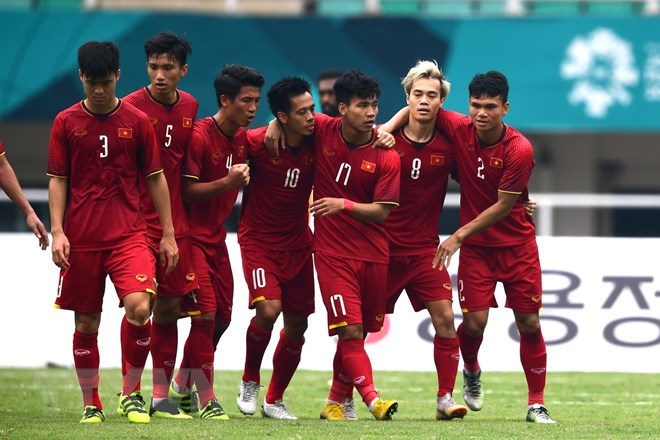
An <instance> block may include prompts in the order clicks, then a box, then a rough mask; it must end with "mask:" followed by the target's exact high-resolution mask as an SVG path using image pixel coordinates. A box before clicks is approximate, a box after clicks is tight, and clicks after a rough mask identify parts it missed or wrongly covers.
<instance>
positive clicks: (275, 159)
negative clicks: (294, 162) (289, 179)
mask: <svg viewBox="0 0 660 440" xmlns="http://www.w3.org/2000/svg"><path fill="white" fill-rule="evenodd" d="M281 162H282V158H281V157H279V156H275V157H271V158H270V163H272V164H273V165H279V164H280V163H281Z"/></svg>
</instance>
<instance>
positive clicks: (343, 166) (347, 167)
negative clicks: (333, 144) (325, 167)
mask: <svg viewBox="0 0 660 440" xmlns="http://www.w3.org/2000/svg"><path fill="white" fill-rule="evenodd" d="M344 170H346V177H344V186H346V184H347V183H348V178H349V177H350V175H351V166H350V165H349V164H347V163H346V162H342V163H341V165H339V171H337V177H335V182H337V183H339V181H340V180H341V175H342V174H343V172H344Z"/></svg>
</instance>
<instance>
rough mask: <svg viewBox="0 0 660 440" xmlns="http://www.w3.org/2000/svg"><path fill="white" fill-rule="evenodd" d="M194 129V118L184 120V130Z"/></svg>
mask: <svg viewBox="0 0 660 440" xmlns="http://www.w3.org/2000/svg"><path fill="white" fill-rule="evenodd" d="M190 127H192V118H183V128H190Z"/></svg>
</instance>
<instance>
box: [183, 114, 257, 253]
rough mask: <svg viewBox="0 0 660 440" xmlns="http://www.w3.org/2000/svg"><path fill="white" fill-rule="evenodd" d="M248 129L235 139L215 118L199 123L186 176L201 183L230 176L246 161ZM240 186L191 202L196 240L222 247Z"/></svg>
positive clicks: (189, 217) (194, 129)
mask: <svg viewBox="0 0 660 440" xmlns="http://www.w3.org/2000/svg"><path fill="white" fill-rule="evenodd" d="M246 145H247V139H246V134H245V130H243V129H242V128H239V129H238V131H237V132H236V134H235V135H234V137H233V138H228V137H227V136H225V135H224V134H222V132H221V131H220V128H219V127H218V125H217V124H216V122H215V119H213V118H212V117H206V118H203V119H200V120H199V121H197V122H195V126H194V127H193V132H192V135H191V136H190V142H189V144H188V155H187V157H186V160H185V161H184V165H183V175H184V176H185V177H188V178H191V179H195V180H198V181H200V182H212V181H214V180H218V179H222V178H223V177H225V176H226V175H227V173H228V172H229V169H230V168H231V166H232V165H234V164H238V163H245V162H246V159H247V149H246ZM238 191H239V190H238V189H237V188H236V189H230V190H228V191H225V192H223V193H222V194H219V195H217V196H216V197H213V198H211V199H210V200H207V201H205V202H195V203H189V204H188V205H187V209H188V220H189V222H190V233H191V237H192V239H193V241H196V242H199V243H202V244H205V245H210V246H218V245H220V244H221V243H223V242H224V241H225V237H226V236H227V230H226V229H225V220H227V218H228V217H229V215H230V214H231V210H232V208H233V207H234V203H236V198H237V197H238Z"/></svg>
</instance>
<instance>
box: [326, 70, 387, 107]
mask: <svg viewBox="0 0 660 440" xmlns="http://www.w3.org/2000/svg"><path fill="white" fill-rule="evenodd" d="M334 89H335V98H336V99H337V104H339V103H340V102H343V103H344V104H346V105H348V104H350V102H351V99H352V98H354V97H357V98H360V99H369V98H378V97H379V96H380V84H378V81H376V79H375V78H373V77H371V76H369V75H367V74H366V73H364V72H361V71H359V70H349V71H348V72H346V73H344V74H343V75H342V76H340V77H339V78H338V79H337V82H335V87H334Z"/></svg>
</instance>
